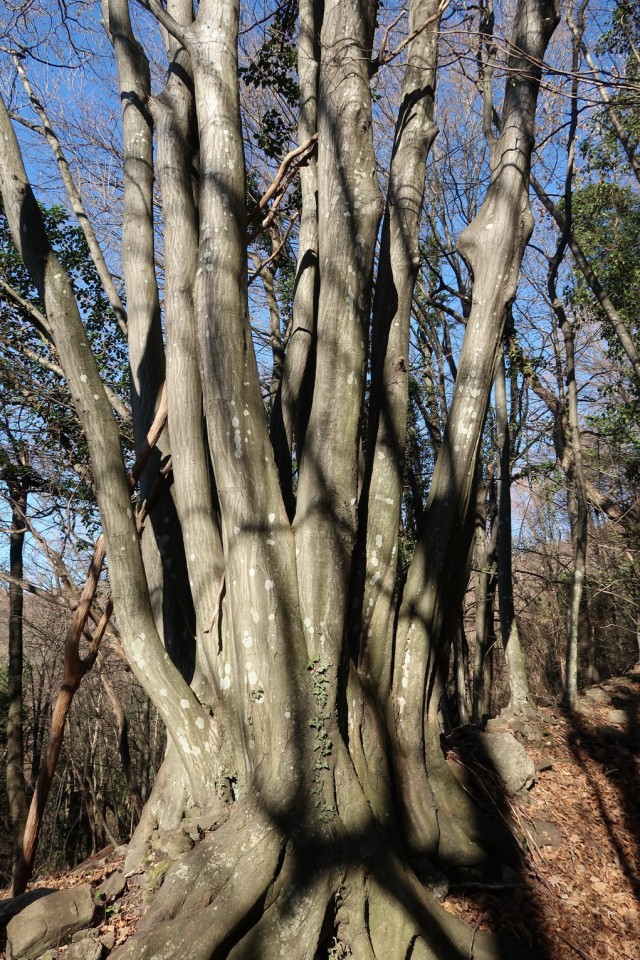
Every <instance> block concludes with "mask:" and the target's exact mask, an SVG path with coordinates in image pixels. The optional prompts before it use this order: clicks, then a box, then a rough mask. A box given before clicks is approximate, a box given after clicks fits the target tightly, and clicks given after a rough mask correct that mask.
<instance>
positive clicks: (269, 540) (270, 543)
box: [266, 537, 276, 547]
mask: <svg viewBox="0 0 640 960" xmlns="http://www.w3.org/2000/svg"><path fill="white" fill-rule="evenodd" d="M266 544H267V546H268V547H275V545H276V542H275V540H272V539H271V537H269V539H268V540H267V541H266Z"/></svg>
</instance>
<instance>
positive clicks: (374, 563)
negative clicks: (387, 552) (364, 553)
mask: <svg viewBox="0 0 640 960" xmlns="http://www.w3.org/2000/svg"><path fill="white" fill-rule="evenodd" d="M369 563H370V564H371V566H372V567H377V566H378V554H377V553H376V552H375V550H374V551H373V553H372V554H371V559H370V560H369Z"/></svg>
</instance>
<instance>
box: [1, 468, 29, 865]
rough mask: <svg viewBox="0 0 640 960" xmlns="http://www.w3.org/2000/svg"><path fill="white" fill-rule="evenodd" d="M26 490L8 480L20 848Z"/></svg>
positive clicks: (13, 804) (11, 791) (10, 729)
mask: <svg viewBox="0 0 640 960" xmlns="http://www.w3.org/2000/svg"><path fill="white" fill-rule="evenodd" d="M27 496H28V490H27V489H26V488H25V487H24V486H23V485H22V484H21V483H20V481H19V480H10V481H9V501H10V504H11V535H10V544H9V568H10V572H11V576H12V577H13V578H14V579H13V580H12V581H11V583H10V585H9V644H8V651H7V653H8V664H7V760H6V784H7V799H8V801H9V812H10V814H11V821H12V823H13V843H14V850H15V851H16V854H14V859H15V855H17V851H19V850H20V848H21V846H22V837H23V834H24V827H25V823H26V820H27V785H26V781H25V775H24V736H23V697H22V671H23V669H24V658H23V641H24V625H23V612H24V592H23V590H22V587H21V586H20V585H19V581H21V580H22V574H23V551H24V536H25V533H26V527H25V523H26V521H25V517H26V512H27Z"/></svg>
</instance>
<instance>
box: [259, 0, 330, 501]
mask: <svg viewBox="0 0 640 960" xmlns="http://www.w3.org/2000/svg"><path fill="white" fill-rule="evenodd" d="M299 22H300V37H299V40H298V85H299V87H300V115H299V119H298V140H299V143H300V145H302V144H303V143H307V141H308V140H309V139H310V137H312V136H313V135H314V134H316V133H317V127H318V76H319V71H320V44H319V40H320V30H321V27H322V4H321V3H318V2H317V0H300V5H299ZM300 190H301V195H302V216H301V219H300V233H299V235H298V262H297V267H296V280H295V288H294V299H293V321H292V326H291V336H290V338H289V343H288V347H287V354H286V359H285V363H284V370H283V372H282V378H281V381H280V385H279V389H278V393H277V395H276V398H275V403H274V409H273V413H272V418H271V437H272V440H273V447H274V455H275V459H276V464H277V466H278V472H279V474H280V482H281V485H282V491H283V496H284V500H285V504H286V507H287V512H288V514H289V516H290V517H291V518H293V515H294V513H295V501H294V495H293V483H292V472H291V471H292V458H293V457H294V455H295V458H296V461H297V463H298V464H300V461H301V460H302V453H303V450H304V438H305V433H306V429H307V422H308V419H309V412H310V407H311V398H312V395H313V375H314V361H315V342H316V327H317V315H318V290H319V273H318V199H317V197H318V169H317V158H316V156H312V157H311V158H310V160H309V163H308V164H307V166H306V167H305V168H303V169H302V170H301V171H300Z"/></svg>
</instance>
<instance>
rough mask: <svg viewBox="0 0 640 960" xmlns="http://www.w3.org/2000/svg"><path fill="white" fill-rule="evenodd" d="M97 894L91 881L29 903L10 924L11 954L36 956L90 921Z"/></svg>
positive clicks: (25, 958) (18, 958)
mask: <svg viewBox="0 0 640 960" xmlns="http://www.w3.org/2000/svg"><path fill="white" fill-rule="evenodd" d="M93 910H94V905H93V897H92V896H91V887H90V886H89V884H88V883H87V884H83V885H82V886H80V887H71V888H70V889H68V890H58V891H57V892H56V893H52V894H50V895H49V896H48V897H43V898H42V899H40V900H36V902H35V903H32V904H30V905H29V906H28V907H25V909H24V910H22V911H21V912H20V913H19V914H18V915H17V916H15V917H14V918H13V920H11V921H10V922H9V923H8V924H7V957H8V958H10V960H33V958H35V957H39V956H41V955H42V954H43V953H44V952H45V950H47V949H48V948H49V947H57V946H58V944H60V943H64V942H66V940H67V939H68V937H70V936H71V934H73V933H75V932H76V930H81V929H82V928H83V927H87V926H89V925H90V923H91V921H92V919H93Z"/></svg>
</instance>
